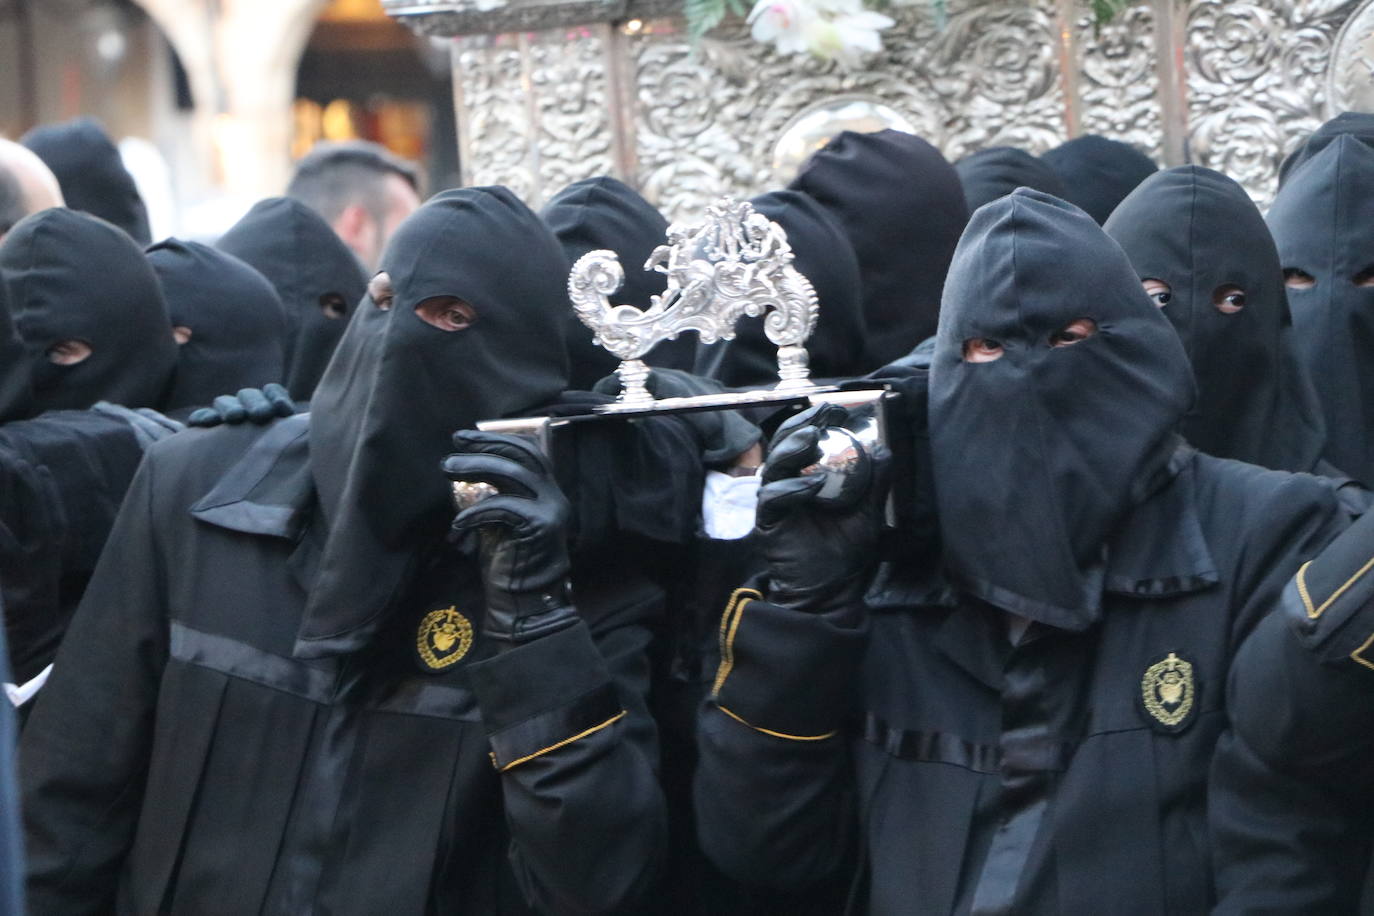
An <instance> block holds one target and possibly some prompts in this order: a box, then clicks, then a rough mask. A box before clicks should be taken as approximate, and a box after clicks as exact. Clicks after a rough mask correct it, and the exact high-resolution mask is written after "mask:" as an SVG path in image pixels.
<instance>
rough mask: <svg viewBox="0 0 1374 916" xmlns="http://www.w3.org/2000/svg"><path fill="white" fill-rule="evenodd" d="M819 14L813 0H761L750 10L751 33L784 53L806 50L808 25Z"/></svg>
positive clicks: (755, 38) (760, 40)
mask: <svg viewBox="0 0 1374 916" xmlns="http://www.w3.org/2000/svg"><path fill="white" fill-rule="evenodd" d="M816 16H817V10H816V8H815V6H814V5H813V4H812V2H811V0H758V2H757V3H755V4H754V8H753V9H752V10H750V11H749V19H748V22H749V34H750V35H752V36H753V37H754V40H755V41H757V42H761V43H763V44H767V43H769V42H772V43H773V45H774V46H775V47H776V48H777V49H778V51H779V52H781V53H783V54H804V53H806V50H807V47H806V46H807V41H806V28H807V25H808V24H809V23H810V22H811V21H812V20H814V19H815V18H816Z"/></svg>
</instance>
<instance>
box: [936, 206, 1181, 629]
mask: <svg viewBox="0 0 1374 916" xmlns="http://www.w3.org/2000/svg"><path fill="white" fill-rule="evenodd" d="M1079 319H1086V320H1087V321H1089V322H1092V323H1093V324H1094V325H1095V327H1096V331H1095V333H1092V334H1091V335H1090V336H1087V337H1086V338H1084V339H1080V340H1078V341H1077V342H1076V343H1072V344H1070V345H1068V346H1059V347H1055V346H1051V342H1052V341H1054V340H1055V339H1056V337H1055V335H1056V333H1057V332H1059V331H1061V330H1062V329H1064V328H1066V327H1069V326H1071V325H1072V324H1073V323H1074V322H1076V321H1078V320H1079ZM978 339H984V340H991V341H996V342H998V344H999V345H1000V346H1001V347H1002V350H1001V356H1000V357H999V358H996V359H994V360H991V361H987V362H972V361H968V362H966V361H965V359H964V347H965V342H967V341H970V340H978ZM1061 340H1062V338H1061ZM1192 397H1193V381H1192V376H1191V373H1190V372H1189V370H1188V360H1187V357H1186V356H1185V355H1184V353H1183V347H1182V345H1181V344H1180V343H1179V340H1178V335H1177V334H1175V333H1174V331H1173V329H1172V328H1171V327H1170V326H1169V322H1168V321H1166V320H1165V319H1164V316H1162V315H1160V314H1159V310H1158V309H1157V308H1155V306H1154V305H1153V303H1151V301H1150V300H1149V299H1148V298H1147V297H1146V295H1145V293H1144V291H1143V290H1142V289H1141V287H1140V280H1139V278H1138V277H1137V276H1136V274H1135V271H1134V270H1133V269H1132V267H1131V264H1130V262H1129V261H1128V260H1127V259H1126V255H1125V254H1124V253H1123V252H1122V251H1121V249H1120V248H1118V247H1117V246H1116V244H1115V243H1114V242H1113V241H1112V240H1111V239H1109V238H1108V237H1107V236H1106V234H1105V233H1103V231H1102V230H1101V228H1099V227H1098V226H1097V225H1096V224H1095V223H1094V222H1093V220H1092V219H1091V218H1090V217H1089V216H1088V215H1087V214H1085V213H1083V212H1082V211H1081V210H1079V209H1078V208H1076V207H1074V206H1072V205H1070V204H1066V203H1064V202H1063V201H1061V200H1058V199H1057V198H1054V197H1050V196H1048V195H1045V194H1041V193H1039V192H1037V191H1028V190H1024V189H1023V190H1020V191H1017V192H1015V193H1014V194H1011V195H1008V196H1007V197H1003V198H1001V199H999V200H995V201H993V202H992V203H990V204H988V205H987V206H985V207H982V208H981V209H980V210H979V211H978V212H977V213H975V214H974V215H973V219H972V220H971V221H970V222H969V226H968V229H967V230H966V231H965V232H964V237H963V239H962V240H961V241H960V243H959V249H958V251H957V252H955V255H954V262H953V264H952V265H951V267H950V272H949V281H948V282H947V283H946V285H945V299H944V305H943V308H942V310H941V313H940V331H939V334H938V335H937V337H936V345H935V353H934V358H933V361H932V364H931V370H930V441H931V456H932V463H933V470H934V480H935V493H936V502H937V505H938V508H939V524H940V532H941V536H942V541H943V543H944V546H945V551H946V565H947V567H948V571H949V573H950V575H951V577H952V578H953V580H954V581H955V582H956V583H957V584H958V585H959V586H961V587H962V588H964V589H965V590H967V591H969V592H970V593H972V594H974V595H977V596H978V597H981V598H983V599H984V600H986V601H988V602H990V603H991V604H994V605H996V606H998V607H1001V608H1003V609H1005V610H1007V611H1011V612H1013V613H1016V614H1020V615H1023V616H1026V617H1029V618H1031V619H1033V620H1038V621H1041V622H1042V623H1045V624H1049V625H1051V626H1055V627H1061V628H1065V629H1070V630H1081V629H1084V628H1086V627H1087V626H1089V625H1090V624H1091V623H1092V622H1093V621H1094V620H1096V619H1097V617H1098V614H1099V612H1100V610H1101V603H1102V592H1103V588H1104V585H1105V558H1106V546H1105V545H1106V542H1107V539H1108V536H1109V534H1110V533H1111V532H1112V529H1113V527H1114V526H1116V525H1117V523H1118V522H1119V521H1120V520H1121V519H1122V518H1123V517H1124V516H1125V514H1126V513H1127V512H1128V511H1129V510H1130V508H1131V507H1132V506H1134V505H1136V504H1137V503H1138V502H1139V501H1140V500H1141V499H1143V498H1144V497H1145V496H1146V495H1148V494H1149V493H1150V492H1152V491H1153V490H1154V489H1156V488H1157V487H1158V486H1159V485H1160V484H1161V483H1162V481H1164V480H1166V479H1167V475H1168V468H1169V466H1170V465H1169V459H1170V456H1171V455H1172V453H1173V451H1174V449H1175V447H1176V445H1177V436H1176V434H1175V433H1174V432H1173V430H1174V428H1175V427H1176V426H1177V425H1178V422H1179V420H1180V419H1181V418H1182V417H1183V414H1184V412H1185V411H1186V410H1187V409H1188V406H1189V404H1190V403H1191V401H1192Z"/></svg>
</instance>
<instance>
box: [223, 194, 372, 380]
mask: <svg viewBox="0 0 1374 916" xmlns="http://www.w3.org/2000/svg"><path fill="white" fill-rule="evenodd" d="M215 247H216V248H218V249H219V250H220V251H225V252H228V253H229V254H231V255H233V256H234V257H236V258H240V259H242V260H244V261H246V262H248V263H249V264H251V265H252V266H253V267H255V268H257V270H258V271H259V272H260V273H261V274H262V275H263V276H264V277H266V278H267V279H268V280H269V281H270V282H271V283H272V285H273V286H275V287H276V289H277V293H278V295H280V296H281V301H282V304H283V305H284V306H285V307H286V317H287V340H286V376H285V379H284V382H285V385H286V390H287V391H288V392H290V394H291V397H293V398H295V399H296V400H298V401H309V400H310V396H311V395H312V394H313V393H314V391H315V386H316V385H317V384H318V383H319V381H320V376H321V375H323V374H324V367H325V366H327V365H328V364H329V358H330V357H331V356H333V355H334V348H335V347H336V346H338V344H339V338H340V337H342V336H343V333H344V329H345V328H346V327H348V319H349V317H350V316H351V315H352V314H353V309H354V308H355V307H356V306H357V304H358V302H359V300H361V299H362V297H363V293H364V292H365V291H366V289H367V275H366V274H365V273H364V271H363V266H362V264H360V263H359V262H358V258H357V256H356V255H354V254H353V252H352V251H350V250H349V248H348V246H347V245H345V244H344V243H343V241H342V240H341V239H340V238H339V237H338V235H337V234H335V232H334V230H333V229H331V228H329V224H328V223H326V222H325V221H324V219H323V218H322V217H321V216H320V215H319V214H318V213H316V212H315V211H314V210H312V209H311V208H310V207H308V206H306V205H305V204H303V203H301V202H300V201H298V200H293V199H291V198H289V197H271V198H268V199H267V200H262V201H259V202H258V203H256V204H255V205H254V206H253V209H251V210H249V211H248V213H247V214H246V215H245V216H244V217H243V219H241V220H239V221H238V222H237V223H235V224H234V225H233V227H232V228H231V229H230V230H229V231H228V232H226V233H224V235H222V236H220V239H219V241H217V242H216V243H215ZM259 384H260V383H259ZM226 390H227V389H226ZM221 393H224V392H221Z"/></svg>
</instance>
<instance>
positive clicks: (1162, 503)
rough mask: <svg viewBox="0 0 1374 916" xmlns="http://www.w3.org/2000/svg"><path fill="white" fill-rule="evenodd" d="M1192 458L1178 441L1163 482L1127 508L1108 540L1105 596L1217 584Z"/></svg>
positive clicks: (1163, 593)
mask: <svg viewBox="0 0 1374 916" xmlns="http://www.w3.org/2000/svg"><path fill="white" fill-rule="evenodd" d="M1197 454H1198V452H1197V450H1196V449H1195V448H1193V447H1192V446H1191V445H1188V444H1187V443H1185V442H1184V441H1183V440H1182V439H1179V440H1178V446H1177V447H1176V448H1175V449H1174V453H1173V455H1172V456H1171V457H1170V459H1169V467H1168V474H1167V477H1166V481H1165V483H1164V484H1163V485H1162V486H1160V487H1159V488H1158V489H1157V490H1155V491H1154V492H1153V493H1152V494H1151V495H1149V496H1147V497H1146V498H1145V499H1144V500H1143V501H1141V502H1140V503H1138V504H1137V505H1136V507H1135V508H1134V509H1132V510H1131V512H1130V514H1129V515H1128V516H1127V517H1126V520H1125V522H1124V523H1123V524H1122V525H1121V527H1120V529H1119V530H1118V532H1117V533H1116V534H1115V535H1114V536H1113V537H1112V538H1111V540H1110V541H1109V543H1108V546H1107V576H1106V582H1105V584H1104V589H1105V590H1106V591H1107V592H1110V593H1111V594H1114V595H1123V596H1125V597H1128V598H1172V597H1175V596H1177V595H1186V594H1188V593H1190V592H1196V591H1201V590H1202V589H1205V588H1211V587H1212V586H1214V585H1216V584H1217V583H1218V582H1220V581H1221V578H1220V576H1218V575H1217V568H1216V563H1214V562H1213V561H1212V552H1211V550H1209V549H1208V547H1207V540H1206V538H1204V537H1203V534H1202V522H1201V521H1200V520H1199V518H1198V511H1197V481H1196V480H1195V474H1196V469H1197Z"/></svg>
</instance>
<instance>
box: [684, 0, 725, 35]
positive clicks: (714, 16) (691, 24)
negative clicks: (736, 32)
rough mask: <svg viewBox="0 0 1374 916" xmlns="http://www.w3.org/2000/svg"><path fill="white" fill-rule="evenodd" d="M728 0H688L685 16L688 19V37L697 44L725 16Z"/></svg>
mask: <svg viewBox="0 0 1374 916" xmlns="http://www.w3.org/2000/svg"><path fill="white" fill-rule="evenodd" d="M726 2H727V0H686V3H684V4H683V7H682V14H683V18H685V19H686V20H687V38H688V39H689V40H690V41H691V42H692V44H696V43H697V42H698V41H700V40H701V39H702V37H703V36H705V34H706V33H707V32H709V31H711V30H712V29H714V28H715V27H716V26H718V25H720V21H721V20H722V19H724V18H725V4H726Z"/></svg>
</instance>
